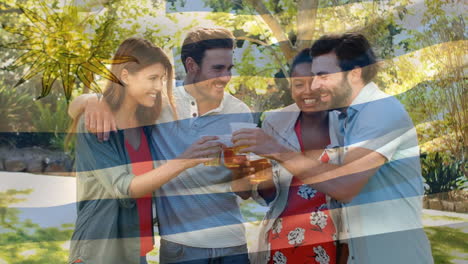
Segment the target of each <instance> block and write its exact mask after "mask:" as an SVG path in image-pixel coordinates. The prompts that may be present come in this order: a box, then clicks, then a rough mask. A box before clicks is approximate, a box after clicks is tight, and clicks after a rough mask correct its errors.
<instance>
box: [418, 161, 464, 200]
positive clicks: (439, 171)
mask: <svg viewBox="0 0 468 264" xmlns="http://www.w3.org/2000/svg"><path fill="white" fill-rule="evenodd" d="M421 162H422V168H423V177H424V179H425V184H426V194H441V195H445V194H446V193H447V192H449V191H453V190H460V189H467V188H468V186H467V183H468V181H467V179H466V177H465V175H464V174H463V167H466V162H464V161H457V160H451V161H450V162H445V161H444V159H443V158H442V155H440V154H439V153H435V154H429V155H426V156H425V157H423V158H422V159H421ZM465 170H466V168H465Z"/></svg>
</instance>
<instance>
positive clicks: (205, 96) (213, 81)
mask: <svg viewBox="0 0 468 264" xmlns="http://www.w3.org/2000/svg"><path fill="white" fill-rule="evenodd" d="M232 56H233V52H232V49H223V48H220V49H209V50H206V51H205V55H204V56H203V59H202V62H201V65H198V71H197V72H196V73H195V75H194V77H193V79H194V83H193V86H194V90H193V92H194V93H195V95H194V96H195V97H196V98H197V99H201V100H206V101H214V102H220V101H221V100H222V99H223V96H224V88H225V87H226V85H227V84H228V82H229V81H230V80H231V70H232V67H233V63H232Z"/></svg>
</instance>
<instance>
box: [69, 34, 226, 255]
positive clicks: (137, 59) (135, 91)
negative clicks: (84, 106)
mask: <svg viewBox="0 0 468 264" xmlns="http://www.w3.org/2000/svg"><path fill="white" fill-rule="evenodd" d="M114 59H115V60H126V61H127V62H125V63H120V64H115V65H113V66H112V72H113V73H114V75H116V77H117V78H119V80H120V83H115V82H109V83H108V84H107V87H106V90H105V92H104V94H103V98H102V99H103V100H105V102H106V103H107V105H108V106H109V107H110V109H111V111H112V113H113V115H114V117H115V122H116V126H117V128H118V130H117V131H116V132H115V133H111V134H110V138H109V140H108V141H104V142H101V141H100V140H98V138H97V137H96V135H94V134H93V133H90V132H89V131H87V130H86V127H85V125H84V117H80V118H78V123H77V141H76V153H77V155H76V169H77V174H76V175H77V210H78V217H77V221H76V227H75V231H74V233H73V236H72V242H71V249H70V258H69V263H146V257H145V256H146V254H147V253H148V252H149V251H151V250H152V248H153V233H152V230H153V229H152V228H153V218H154V217H153V216H152V198H151V196H152V195H151V194H152V192H153V191H154V190H156V189H158V188H159V187H160V186H161V185H163V184H164V183H166V182H168V181H170V180H171V179H173V178H174V177H176V176H177V175H178V174H179V173H180V172H182V171H184V170H186V169H188V168H191V167H193V166H196V165H198V164H199V163H202V162H205V161H207V160H209V159H207V158H205V157H209V156H212V154H214V152H216V151H219V150H218V149H219V148H216V147H219V146H220V143H218V142H213V140H214V139H216V137H204V138H202V139H200V140H199V141H197V142H195V143H194V144H193V145H192V146H191V147H190V148H188V149H187V150H186V151H185V152H184V153H182V154H181V155H180V156H179V157H178V158H177V159H173V160H170V161H167V162H165V163H164V164H162V165H160V166H158V167H157V168H155V166H154V164H155V162H154V161H157V160H158V157H156V156H155V154H154V153H153V152H152V149H154V148H152V147H151V144H152V142H151V140H149V138H150V133H151V126H145V125H150V124H154V122H155V121H156V119H158V117H159V116H160V114H161V112H162V111H163V109H169V111H170V110H171V109H172V112H173V113H175V110H174V104H173V100H172V77H173V69H172V65H171V63H170V61H169V58H168V57H167V55H166V54H165V53H164V51H163V50H162V49H161V48H159V47H156V46H154V45H153V44H151V43H150V42H149V41H147V40H144V39H139V38H130V39H127V40H125V41H124V42H123V43H122V44H121V45H120V46H119V48H118V50H117V52H116V54H115V57H114ZM158 164H159V163H158Z"/></svg>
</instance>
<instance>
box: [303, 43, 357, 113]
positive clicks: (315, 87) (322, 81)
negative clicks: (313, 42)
mask: <svg viewBox="0 0 468 264" xmlns="http://www.w3.org/2000/svg"><path fill="white" fill-rule="evenodd" d="M311 71H312V75H313V76H314V77H313V78H314V80H313V82H312V85H311V90H312V92H313V93H314V94H319V98H320V101H321V102H322V103H323V105H324V106H325V108H326V109H337V108H341V107H345V106H348V105H349V104H350V99H351V96H352V92H353V89H352V88H351V85H350V84H349V81H348V76H347V73H344V72H342V70H341V68H340V66H339V65H338V58H337V57H336V55H335V53H333V52H331V53H327V54H324V55H320V56H317V57H315V58H314V60H313V62H312V67H311Z"/></svg>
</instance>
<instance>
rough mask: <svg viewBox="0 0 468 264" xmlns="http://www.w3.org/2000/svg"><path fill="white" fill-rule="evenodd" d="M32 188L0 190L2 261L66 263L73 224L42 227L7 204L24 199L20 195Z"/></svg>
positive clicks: (0, 258) (0, 256)
mask: <svg viewBox="0 0 468 264" xmlns="http://www.w3.org/2000/svg"><path fill="white" fill-rule="evenodd" d="M31 192H32V190H31V189H27V190H7V191H5V192H0V230H1V234H2V235H1V236H0V261H3V262H6V263H11V264H20V263H21V264H22V263H32V264H35V263H37V264H39V263H65V262H66V261H67V257H68V252H67V250H66V248H64V245H63V243H64V241H67V240H69V239H70V237H71V234H72V232H73V229H72V226H71V225H63V226H62V227H60V228H52V227H51V228H41V227H40V226H39V225H37V224H35V223H32V222H31V221H30V220H21V219H20V218H19V216H18V215H19V213H20V212H19V210H18V209H15V208H8V207H9V206H11V205H12V204H14V203H18V202H21V201H23V200H24V199H22V198H18V197H17V196H18V195H27V194H29V193H31Z"/></svg>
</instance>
